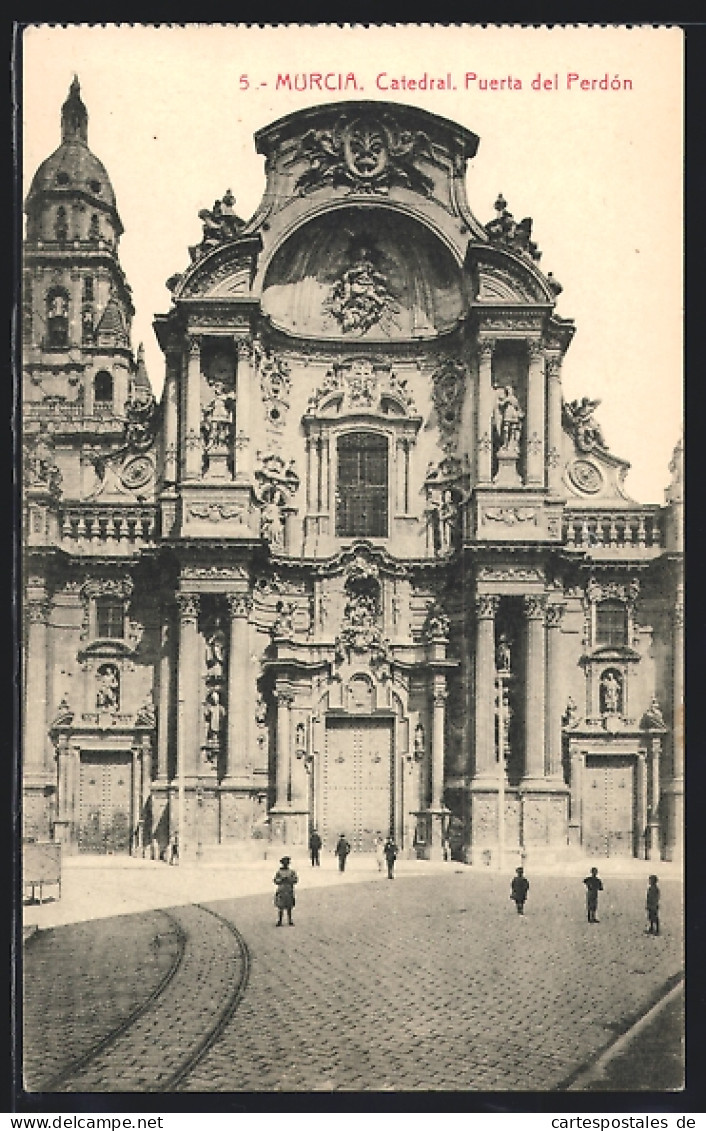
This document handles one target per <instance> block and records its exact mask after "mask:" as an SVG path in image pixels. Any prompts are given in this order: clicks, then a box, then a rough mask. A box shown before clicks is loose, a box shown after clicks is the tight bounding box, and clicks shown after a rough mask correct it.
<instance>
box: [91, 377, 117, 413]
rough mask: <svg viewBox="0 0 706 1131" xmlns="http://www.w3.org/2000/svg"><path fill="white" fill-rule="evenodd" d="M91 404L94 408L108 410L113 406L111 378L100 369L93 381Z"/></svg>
mask: <svg viewBox="0 0 706 1131" xmlns="http://www.w3.org/2000/svg"><path fill="white" fill-rule="evenodd" d="M93 403H94V405H95V406H96V408H109V407H111V406H112V404H113V377H112V374H110V373H108V370H107V369H101V370H100V372H99V373H96V375H95V378H94V380H93Z"/></svg>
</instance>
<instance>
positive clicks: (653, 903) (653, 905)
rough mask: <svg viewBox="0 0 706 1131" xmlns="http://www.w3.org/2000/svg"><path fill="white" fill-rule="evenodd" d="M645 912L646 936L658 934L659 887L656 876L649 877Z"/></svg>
mask: <svg viewBox="0 0 706 1131" xmlns="http://www.w3.org/2000/svg"><path fill="white" fill-rule="evenodd" d="M645 909H646V911H647V930H646V931H645V934H647V935H658V934H659V885H658V883H657V877H656V876H650V877H649V882H648V887H647V898H646V900H645Z"/></svg>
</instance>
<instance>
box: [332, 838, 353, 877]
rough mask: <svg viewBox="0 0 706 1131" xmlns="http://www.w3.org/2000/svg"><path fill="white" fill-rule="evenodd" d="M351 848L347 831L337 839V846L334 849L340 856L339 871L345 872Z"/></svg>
mask: <svg viewBox="0 0 706 1131" xmlns="http://www.w3.org/2000/svg"><path fill="white" fill-rule="evenodd" d="M350 850H351V846H350V844H349V843H348V841H347V840H346V837H345V833H341V835H340V836H339V838H338V840H337V841H336V847H335V848H334V850H333V851H334V854H335V855H336V856H337V857H338V870H339V872H345V870H346V859H347V857H348V853H349V852H350Z"/></svg>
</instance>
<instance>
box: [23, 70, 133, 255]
mask: <svg viewBox="0 0 706 1131" xmlns="http://www.w3.org/2000/svg"><path fill="white" fill-rule="evenodd" d="M25 211H26V213H27V217H28V231H27V237H28V239H30V240H32V239H42V240H56V239H58V240H59V241H60V242H63V241H65V240H75V239H79V240H85V239H88V240H95V239H99V238H103V239H107V240H109V241H110V242H115V241H116V240H117V239H118V238H119V236H120V235H121V234H122V231H123V226H122V223H121V221H120V217H119V215H118V211H117V207H116V203H115V193H114V191H113V186H112V184H111V182H110V177H109V176H108V173H107V171H106V168H105V166H104V165H103V162H102V161H100V160H99V159H98V158H97V157H96V156H95V154H94V153H92V152H91V150H90V149H89V148H88V112H87V110H86V107H85V105H84V103H83V100H82V98H81V87H80V84H79V81H78V77H77V76H74V79H73V82H72V83H71V86H70V88H69V93H68V96H67V98H66V101H65V102H64V105H63V106H62V108H61V145H60V146H59V148H58V149H56V150H55V151H54V152H53V153H52V154H51V155H50V156H49V157H47V158H46V160H45V161H43V162H42V164H41V165H40V166H39V168H38V169H37V172H36V173H35V175H34V177H33V179H32V184H31V186H30V190H29V192H28V194H27V200H26V203H25Z"/></svg>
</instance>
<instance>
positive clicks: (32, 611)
mask: <svg viewBox="0 0 706 1131" xmlns="http://www.w3.org/2000/svg"><path fill="white" fill-rule="evenodd" d="M25 608H26V609H27V616H28V618H29V623H30V624H46V623H47V621H48V620H49V614H50V612H51V601H50V600H49V598H48V597H46V596H44V597H39V596H32V597H27V598H26V599H25Z"/></svg>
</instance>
